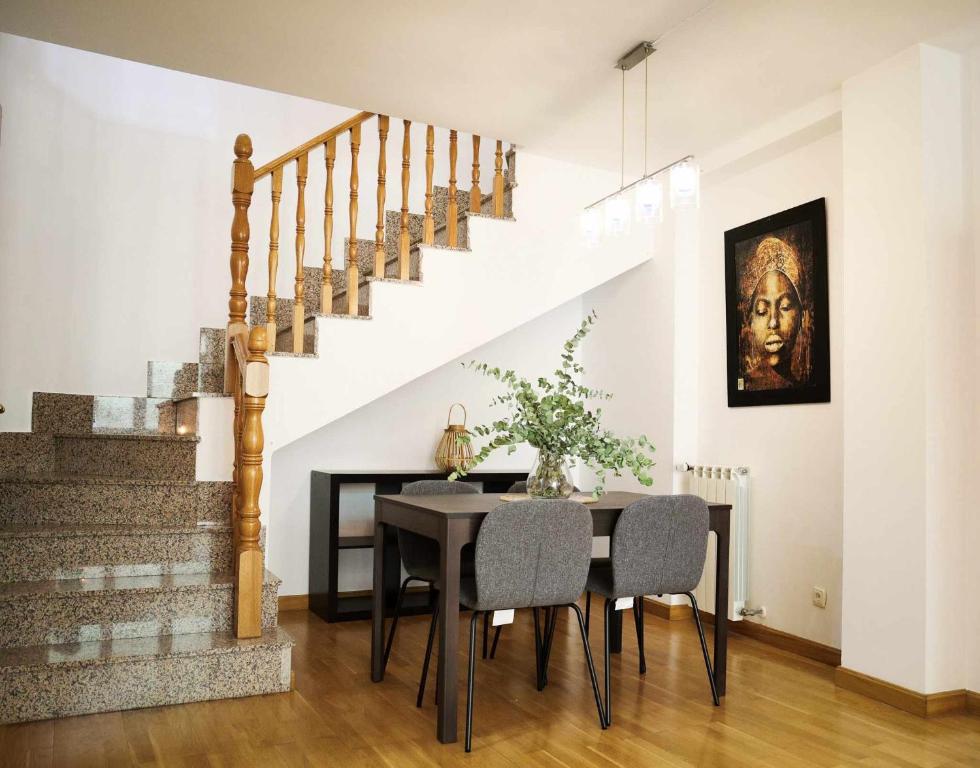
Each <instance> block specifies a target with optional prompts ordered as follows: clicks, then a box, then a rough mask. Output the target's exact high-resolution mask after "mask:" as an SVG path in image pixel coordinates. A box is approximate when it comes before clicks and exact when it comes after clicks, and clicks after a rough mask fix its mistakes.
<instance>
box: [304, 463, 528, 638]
mask: <svg viewBox="0 0 980 768" xmlns="http://www.w3.org/2000/svg"><path fill="white" fill-rule="evenodd" d="M445 477H446V473H444V472H439V471H437V470H422V471H414V472H413V471H404V472H378V471H374V470H364V471H355V472H350V471H345V472H320V471H317V470H314V471H313V472H311V473H310V610H311V611H313V613H315V614H316V615H317V616H319V617H320V618H321V619H324V620H325V621H331V622H333V621H354V620H357V619H370V618H371V600H372V593H371V592H367V593H359V594H355V595H340V594H338V592H337V584H338V574H339V555H340V552H341V550H344V549H373V548H374V536H373V535H370V536H341V535H340V488H341V486H342V485H353V484H365V483H366V484H373V485H374V486H375V493H376V494H398V493H401V489H402V485H403V484H404V483H412V482H415V481H416V480H437V479H440V478H445ZM526 479H527V473H526V472H472V473H470V474H468V475H467V476H466V478H465V480H466V482H474V483H476V482H479V483H483V490H484V492H487V493H504V492H506V491H507V489H508V488H510V486H511V485H512V484H513V483H515V482H517V481H518V480H526ZM385 535H386V536H387V538H386V539H385V569H384V570H385V582H384V593H385V613H386V614H391V613H393V612H394V610H395V600H396V599H397V598H398V588H399V586H400V581H399V580H400V578H401V556H400V555H399V553H398V539H397V532H396V531H395V529H394V528H389V530H388V532H387V533H386V534H385ZM430 600H431V595H430V593H429V592H428V591H425V592H409V593H408V594H406V595H405V601H404V603H403V604H402V615H403V616H404V615H413V614H419V613H428V612H429V611H430V610H431V606H430Z"/></svg>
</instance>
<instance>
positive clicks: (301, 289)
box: [293, 153, 310, 352]
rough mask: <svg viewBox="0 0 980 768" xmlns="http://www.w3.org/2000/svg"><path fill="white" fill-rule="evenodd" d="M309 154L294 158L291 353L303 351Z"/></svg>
mask: <svg viewBox="0 0 980 768" xmlns="http://www.w3.org/2000/svg"><path fill="white" fill-rule="evenodd" d="M309 160H310V155H309V153H304V154H302V155H300V156H299V157H297V158H296V300H295V303H294V304H293V352H302V351H303V338H304V336H305V333H304V332H303V330H304V329H303V325H304V324H305V323H304V321H305V318H306V307H305V306H304V304H303V294H304V293H305V285H306V281H305V280H304V279H303V277H304V276H303V257H304V255H305V254H306V174H307V171H308V169H309Z"/></svg>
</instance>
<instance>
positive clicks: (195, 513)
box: [0, 474, 232, 526]
mask: <svg viewBox="0 0 980 768" xmlns="http://www.w3.org/2000/svg"><path fill="white" fill-rule="evenodd" d="M231 485H232V484H231V483H230V482H221V481H192V480H173V479H146V478H143V479H133V478H121V477H81V476H65V475H53V474H42V475H35V476H28V475H25V474H18V475H16V476H13V477H0V526H8V525H45V524H47V525H53V524H64V525H73V524H94V523H101V524H120V523H122V524H143V525H174V524H178V525H179V524H184V525H190V524H194V523H198V522H202V521H206V522H219V523H220V522H227V521H228V519H229V517H230V513H231Z"/></svg>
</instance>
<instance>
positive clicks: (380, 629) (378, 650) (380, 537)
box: [371, 502, 389, 683]
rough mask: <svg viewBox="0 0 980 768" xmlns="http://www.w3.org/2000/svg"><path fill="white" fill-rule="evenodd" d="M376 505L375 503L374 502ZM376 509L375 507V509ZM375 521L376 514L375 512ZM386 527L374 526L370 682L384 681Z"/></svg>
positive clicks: (376, 524)
mask: <svg viewBox="0 0 980 768" xmlns="http://www.w3.org/2000/svg"><path fill="white" fill-rule="evenodd" d="M376 504H377V502H376ZM375 509H377V507H376V508H375ZM375 519H377V512H375ZM387 527H388V526H387V525H385V524H384V523H375V524H374V589H373V591H372V593H371V680H372V681H373V682H375V683H380V682H381V681H382V680H384V676H385V670H384V645H385V559H386V558H385V540H386V539H388V538H389V537H388V536H386V535H385V534H386V529H387Z"/></svg>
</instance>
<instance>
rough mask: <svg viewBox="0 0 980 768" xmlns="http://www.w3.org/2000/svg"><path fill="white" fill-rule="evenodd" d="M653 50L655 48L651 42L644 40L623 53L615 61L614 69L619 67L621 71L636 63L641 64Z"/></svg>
mask: <svg viewBox="0 0 980 768" xmlns="http://www.w3.org/2000/svg"><path fill="white" fill-rule="evenodd" d="M655 50H657V49H656V48H654V47H653V43H652V42H650V41H649V40H645V41H644V42H642V43H640V44H639V45H637V46H635V47H634V48H633V49H632V50H630V52H629V53H625V54H623V56H621V57H620V59H619V61H617V62H616V69H621V70H623V72H626V71H627V70H630V69H633V67H635V66H636V65H637V64H642V63H643V62H644V61H645V60H646V58H647V57H648V56H649V55H650V54H651V53H653V52H654V51H655Z"/></svg>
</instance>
